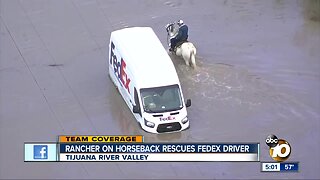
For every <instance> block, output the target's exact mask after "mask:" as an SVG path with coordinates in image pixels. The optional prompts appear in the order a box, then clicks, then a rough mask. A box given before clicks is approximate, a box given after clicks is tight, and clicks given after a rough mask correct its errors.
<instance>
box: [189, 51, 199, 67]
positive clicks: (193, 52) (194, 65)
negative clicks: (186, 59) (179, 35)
mask: <svg viewBox="0 0 320 180" xmlns="http://www.w3.org/2000/svg"><path fill="white" fill-rule="evenodd" d="M190 62H191V64H192V67H193V68H196V66H197V65H196V53H195V50H194V49H191V51H190Z"/></svg>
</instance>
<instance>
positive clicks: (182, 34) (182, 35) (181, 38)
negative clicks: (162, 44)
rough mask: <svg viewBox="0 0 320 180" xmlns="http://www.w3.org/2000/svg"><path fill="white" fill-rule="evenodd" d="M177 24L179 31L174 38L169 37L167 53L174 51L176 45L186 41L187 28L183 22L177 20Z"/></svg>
mask: <svg viewBox="0 0 320 180" xmlns="http://www.w3.org/2000/svg"><path fill="white" fill-rule="evenodd" d="M177 24H178V26H179V31H178V33H177V35H176V36H174V37H171V39H170V49H169V51H174V48H175V47H176V45H177V44H180V43H183V42H186V41H188V26H187V25H186V24H184V22H183V20H179V21H178V22H177Z"/></svg>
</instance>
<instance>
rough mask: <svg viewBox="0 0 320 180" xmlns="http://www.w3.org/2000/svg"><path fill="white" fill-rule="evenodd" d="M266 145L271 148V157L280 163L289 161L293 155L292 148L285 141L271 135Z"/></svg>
mask: <svg viewBox="0 0 320 180" xmlns="http://www.w3.org/2000/svg"><path fill="white" fill-rule="evenodd" d="M266 144H267V145H268V146H269V155H270V156H271V158H272V159H273V160H275V161H278V162H283V161H285V160H287V159H288V158H289V156H290V154H291V146H290V144H289V143H288V142H287V141H286V140H284V139H278V138H277V136H275V135H273V134H271V135H269V136H268V137H267V138H266Z"/></svg>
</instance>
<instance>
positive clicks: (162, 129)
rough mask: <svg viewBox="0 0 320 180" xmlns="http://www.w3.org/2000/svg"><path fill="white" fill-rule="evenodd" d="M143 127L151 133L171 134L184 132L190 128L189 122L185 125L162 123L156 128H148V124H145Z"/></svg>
mask: <svg viewBox="0 0 320 180" xmlns="http://www.w3.org/2000/svg"><path fill="white" fill-rule="evenodd" d="M143 125H144V126H143V127H142V128H143V129H144V130H145V131H147V132H150V133H169V132H177V131H183V130H185V129H187V128H189V121H187V122H185V123H184V124H183V123H181V122H168V123H161V124H156V125H155V126H154V127H148V126H146V124H145V123H144V124H143Z"/></svg>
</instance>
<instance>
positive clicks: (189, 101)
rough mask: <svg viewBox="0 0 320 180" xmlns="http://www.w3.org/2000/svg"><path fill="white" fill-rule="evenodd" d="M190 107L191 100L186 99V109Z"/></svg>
mask: <svg viewBox="0 0 320 180" xmlns="http://www.w3.org/2000/svg"><path fill="white" fill-rule="evenodd" d="M190 106H191V99H187V102H186V107H190Z"/></svg>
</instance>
